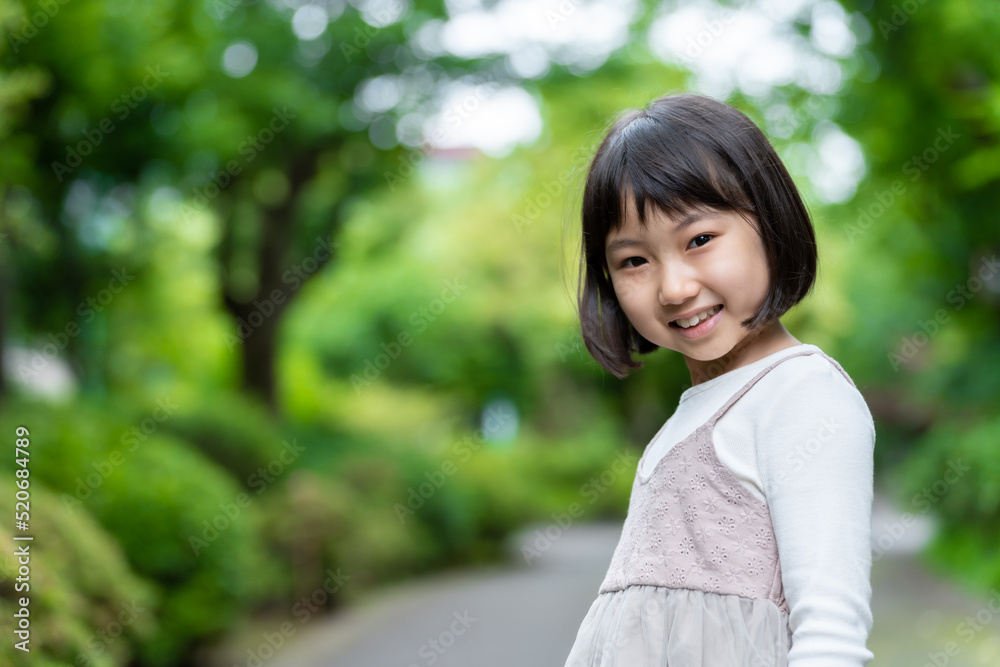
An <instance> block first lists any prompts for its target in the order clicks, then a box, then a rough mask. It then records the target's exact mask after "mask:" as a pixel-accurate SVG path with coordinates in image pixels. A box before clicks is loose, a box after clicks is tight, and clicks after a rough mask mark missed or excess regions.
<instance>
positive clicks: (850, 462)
mask: <svg viewBox="0 0 1000 667" xmlns="http://www.w3.org/2000/svg"><path fill="white" fill-rule="evenodd" d="M758 384H759V385H763V386H760V387H757V388H758V389H760V393H759V394H758V397H759V400H761V401H766V404H765V405H763V406H762V409H761V410H760V413H759V416H758V418H757V419H756V423H755V436H756V438H757V443H758V446H757V461H758V468H759V470H760V471H761V475H762V481H763V484H764V488H765V493H766V494H767V495H768V497H769V498H771V497H772V495H773V494H774V493H775V492H776V491H778V490H782V492H793V490H796V489H797V492H801V493H803V494H807V493H809V492H810V489H812V490H816V489H819V488H822V487H823V484H825V481H824V480H827V479H833V480H841V481H839V482H837V483H841V484H843V483H844V482H843V481H842V480H844V479H848V478H849V479H854V480H857V483H859V484H867V483H869V482H870V477H871V473H872V464H873V460H872V455H873V450H874V447H875V424H874V422H873V420H872V416H871V412H870V411H869V409H868V405H867V403H866V402H865V399H864V397H863V396H862V395H861V392H860V391H859V390H858V389H857V387H856V386H855V385H854V383H853V382H852V381H851V379H850V378H849V377H848V376H846V374H845V372H844V371H842V370H841V369H840V368H838V364H836V363H835V362H833V361H832V360H831V359H830V358H828V357H826V356H824V355H822V354H819V353H816V354H809V355H802V356H797V357H793V358H789V359H785V360H783V361H782V362H781V363H780V364H778V365H777V366H775V367H774V368H772V369H771V371H770V372H768V373H767V374H766V375H764V376H763V377H762V378H761V379H760V380H759V381H758Z"/></svg>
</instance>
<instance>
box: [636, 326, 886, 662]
mask: <svg viewBox="0 0 1000 667" xmlns="http://www.w3.org/2000/svg"><path fill="white" fill-rule="evenodd" d="M807 349H813V350H817V352H820V351H821V350H820V348H818V347H816V346H815V345H811V344H808V343H806V344H802V345H796V346H794V347H789V348H786V349H784V350H779V351H778V352H775V353H774V354H771V355H769V356H767V357H765V358H763V359H759V360H757V361H755V362H753V363H751V364H747V365H746V366H742V367H740V368H737V369H734V370H732V371H729V372H727V373H724V374H722V375H719V376H717V377H715V378H712V379H711V380H708V381H707V382H703V383H701V384H698V385H695V386H693V387H690V388H688V389H687V390H686V391H684V393H683V394H681V397H680V402H679V404H678V406H677V409H676V411H675V412H674V414H673V415H672V416H671V417H670V419H669V420H667V423H666V424H665V426H664V428H663V430H662V431H661V432H660V434H659V435H658V437H657V438H656V439H655V440H654V441H653V442H651V443H650V444H649V449H648V453H647V455H646V460H645V461H644V462H643V470H642V473H643V474H644V475H648V474H650V472H651V471H652V470H653V468H654V467H655V466H656V464H657V462H659V460H660V459H661V458H663V456H664V455H665V454H666V453H667V452H668V451H670V449H671V448H672V447H673V446H674V444H676V443H678V442H680V441H681V440H682V439H684V437H686V436H687V435H689V434H690V433H692V432H693V431H694V430H695V429H696V428H697V427H699V426H701V425H702V424H704V423H705V422H706V421H707V420H708V419H709V417H711V416H712V415H713V414H714V413H715V412H716V411H717V410H718V409H719V408H721V407H722V406H723V404H724V403H725V402H726V401H727V400H729V398H730V397H732V396H733V394H735V393H736V392H737V391H738V390H739V389H740V388H741V387H742V386H743V385H744V384H746V383H747V382H748V381H750V380H751V379H752V378H753V377H754V376H755V375H757V373H759V372H760V371H761V370H763V369H764V368H766V367H767V366H769V365H771V364H772V363H774V362H775V361H777V360H778V359H781V358H783V357H785V356H788V355H791V354H795V353H796V352H801V351H804V350H807ZM714 445H715V450H716V454H717V456H718V458H719V460H720V462H721V463H722V464H723V465H725V466H726V467H727V468H729V470H730V471H732V473H733V475H734V476H735V477H736V478H737V479H738V480H739V481H740V482H741V483H742V484H743V486H744V487H746V489H747V490H748V491H749V492H750V493H753V494H754V495H755V496H757V497H758V498H759V499H761V500H763V501H764V502H766V503H767V506H768V510H769V511H770V514H771V522H772V525H773V527H774V534H775V539H776V541H777V545H778V556H779V559H780V562H781V580H782V584H783V586H784V592H785V599H786V600H787V601H788V605H789V609H790V612H791V613H790V616H789V622H790V626H791V628H792V645H791V648H790V649H789V653H788V664H789V667H859V666H861V665H865V664H867V663H868V662H869V661H870V660H871V659H872V658H873V657H874V654H873V653H872V652H871V651H869V650H868V648H867V647H866V642H867V640H868V635H869V633H870V631H871V627H872V613H871V562H872V550H871V512H872V500H873V485H874V479H873V465H874V461H873V451H874V447H875V425H874V422H873V421H872V416H871V412H870V411H869V409H868V405H867V404H866V403H865V400H864V397H863V396H862V395H861V393H860V392H859V391H858V390H857V389H856V388H855V387H854V386H852V384H851V383H850V382H849V381H848V380H847V378H845V377H844V376H843V375H842V374H841V372H840V371H839V370H837V368H836V367H835V366H834V365H833V364H832V363H831V362H830V360H829V359H827V358H826V357H824V356H822V355H821V354H819V353H817V354H809V355H802V356H798V357H795V358H794V359H788V360H787V361H784V362H782V363H780V364H778V365H777V366H776V367H774V368H773V369H771V371H770V372H768V373H767V374H766V375H764V377H762V378H761V379H760V380H758V381H757V383H756V384H755V385H754V386H753V387H751V388H750V390H749V391H747V392H746V393H745V394H744V395H743V396H742V397H741V398H740V399H739V400H738V401H736V403H734V404H733V405H732V406H731V407H730V408H729V410H727V411H726V413H725V414H723V415H722V417H720V418H719V421H718V422H717V423H716V425H715V433H714Z"/></svg>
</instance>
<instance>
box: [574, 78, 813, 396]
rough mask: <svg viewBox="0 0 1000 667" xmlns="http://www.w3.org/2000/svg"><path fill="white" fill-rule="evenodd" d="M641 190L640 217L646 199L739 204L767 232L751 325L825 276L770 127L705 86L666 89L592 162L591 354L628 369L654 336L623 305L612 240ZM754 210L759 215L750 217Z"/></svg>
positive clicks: (665, 208)
mask: <svg viewBox="0 0 1000 667" xmlns="http://www.w3.org/2000/svg"><path fill="white" fill-rule="evenodd" d="M629 194H631V196H632V197H633V199H634V202H635V206H636V210H637V212H638V215H639V224H640V225H642V226H643V227H645V226H646V224H647V223H646V215H647V210H646V207H647V205H652V206H655V207H658V208H659V209H660V210H661V211H662V212H663V213H665V214H667V215H668V216H670V217H675V216H679V215H684V214H686V213H688V212H691V211H711V210H715V211H733V212H736V213H738V214H740V215H741V216H742V217H743V218H744V219H746V220H747V222H748V223H750V224H751V225H752V226H753V227H754V229H755V230H756V232H757V234H758V235H759V236H760V238H761V241H762V242H763V246H764V252H765V254H766V256H767V265H768V274H769V277H770V280H769V288H768V292H767V296H766V297H765V298H764V302H763V303H762V304H761V306H760V308H758V310H757V312H756V313H754V315H753V316H751V317H750V318H749V319H747V320H744V321H743V322H741V324H742V326H744V327H745V328H747V329H748V330H753V329H756V328H757V327H760V326H764V325H766V324H768V323H771V322H773V321H774V320H775V319H777V318H779V317H781V316H782V315H783V314H785V313H786V312H787V311H788V310H789V309H790V308H791V307H792V306H794V305H795V304H797V303H798V302H799V301H801V300H802V299H803V298H804V297H805V296H806V294H807V293H808V292H809V290H810V289H811V288H812V286H813V283H814V282H815V279H816V264H817V253H816V237H815V233H814V232H813V227H812V222H811V220H810V218H809V213H808V211H807V210H806V207H805V205H804V204H803V202H802V197H801V196H800V194H799V191H798V189H797V188H796V187H795V183H794V182H793V181H792V177H791V176H790V175H789V174H788V170H787V169H785V166H784V164H782V162H781V159H780V158H779V157H778V155H777V153H775V151H774V148H773V147H772V146H771V144H770V142H769V141H768V140H767V137H765V136H764V133H763V132H761V130H760V128H758V127H757V126H756V125H755V124H754V123H753V121H751V120H750V119H749V118H748V117H747V116H746V115H745V114H744V113H743V112H741V111H739V110H737V109H735V108H733V107H732V106H730V105H728V104H725V103H723V102H720V101H718V100H715V99H712V98H711V97H707V96H704V95H699V94H694V93H676V94H667V95H664V96H662V97H659V98H657V99H655V100H653V101H651V102H649V103H648V104H646V106H645V107H643V108H642V109H628V110H626V111H623V112H621V113H619V114H618V116H617V117H616V119H615V120H614V121H613V122H612V124H611V126H610V128H609V129H608V131H607V133H606V135H605V137H604V139H603V140H602V141H601V143H600V145H599V146H598V148H597V151H596V153H595V154H594V157H593V159H592V160H591V162H590V168H589V170H588V173H587V179H586V184H585V185H584V191H583V205H582V226H583V239H582V256H581V258H580V284H579V290H578V294H577V306H578V310H579V315H580V330H581V334H582V336H583V341H584V344H585V345H586V346H587V349H588V350H589V351H590V354H591V355H592V356H593V357H594V359H596V360H597V362H598V363H600V364H601V366H603V367H604V368H606V369H607V370H608V371H610V372H611V373H612V374H614V375H615V376H617V377H619V378H622V377H625V376H626V375H628V372H629V370H630V369H633V368H640V367H642V362H640V361H637V360H635V359H633V357H632V353H633V352H636V353H638V354H648V353H649V352H652V351H653V350H656V349H657V347H658V346H657V345H656V344H654V343H651V342H650V341H648V340H646V339H645V338H644V337H643V336H642V335H640V334H639V332H638V331H636V330H635V328H634V327H633V326H632V325H631V323H630V322H629V321H628V318H627V317H626V316H625V313H624V312H623V311H622V309H621V306H620V304H619V303H618V299H617V297H616V295H615V291H614V286H613V285H612V283H611V278H610V276H609V274H608V270H607V264H606V259H605V250H604V248H605V242H606V240H607V236H608V234H609V233H610V232H612V231H615V230H617V229H619V228H620V227H621V226H622V224H623V223H624V220H625V211H626V208H627V201H626V197H627V196H629ZM748 216H752V217H753V218H755V219H756V224H754V223H752V222H750V219H749V218H748Z"/></svg>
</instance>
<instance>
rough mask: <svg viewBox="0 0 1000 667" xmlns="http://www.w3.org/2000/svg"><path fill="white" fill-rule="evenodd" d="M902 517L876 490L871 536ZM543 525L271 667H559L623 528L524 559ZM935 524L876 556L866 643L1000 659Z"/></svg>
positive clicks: (959, 665) (357, 614)
mask: <svg viewBox="0 0 1000 667" xmlns="http://www.w3.org/2000/svg"><path fill="white" fill-rule="evenodd" d="M897 519H898V514H897V513H895V512H894V511H893V510H892V508H890V507H888V506H886V505H885V504H884V503H883V502H882V501H881V499H879V498H877V500H876V507H875V516H874V519H873V522H872V523H873V526H875V531H874V532H875V538H878V537H879V536H881V535H883V534H885V530H884V528H883V527H884V526H885V525H887V524H892V522H894V521H896V520H897ZM537 528H542V529H544V528H545V527H544V526H540V527H529V528H526V529H525V530H524V531H522V532H521V533H519V534H518V535H515V536H514V537H513V538H512V540H511V545H512V546H511V561H512V562H513V563H515V565H511V566H504V567H495V568H489V569H476V570H471V571H464V572H453V573H448V574H444V575H441V576H438V577H433V578H428V579H423V580H420V581H417V582H413V583H410V584H406V585H402V586H398V587H395V588H393V589H392V590H388V591H385V592H382V593H380V594H377V595H375V596H373V598H371V599H370V600H369V601H368V602H367V603H365V604H364V605H361V606H360V607H359V608H358V609H355V610H352V611H348V612H345V613H340V614H337V615H334V616H333V617H330V618H328V619H315V620H314V621H312V622H310V623H309V624H308V627H304V628H303V630H302V631H301V632H299V633H297V635H296V636H295V637H294V638H293V641H291V642H290V643H289V645H287V646H283V647H281V648H280V649H278V651H277V652H276V655H275V656H274V657H273V658H272V659H271V660H268V661H266V664H267V666H268V667H383V666H385V667H397V666H398V667H424V666H427V667H429V666H431V665H434V666H435V667H501V666H503V667H509V666H510V665H518V666H519V667H561V666H562V665H563V663H564V661H565V659H566V655H567V653H568V652H569V648H570V646H571V645H572V643H573V639H574V637H575V636H576V631H577V628H578V627H579V623H580V621H581V619H582V618H583V616H584V614H586V612H587V609H588V608H589V606H590V604H591V602H592V601H593V599H594V596H595V595H596V592H597V587H598V585H599V584H600V582H601V580H602V578H603V576H604V572H605V570H606V569H607V566H608V562H609V560H610V558H611V553H612V552H613V551H614V547H615V544H616V543H617V540H618V537H619V535H620V532H621V525H620V524H604V525H594V524H591V525H581V526H572V527H570V528H569V529H567V530H566V531H565V532H563V533H562V534H561V535H558V536H556V539H555V540H554V541H552V542H551V545H550V546H548V547H547V548H545V546H544V544H542V545H541V548H540V549H539V551H541V552H542V553H541V555H540V556H539V557H537V558H536V559H534V560H533V561H532V563H531V564H527V563H525V559H524V557H523V556H522V555H521V552H520V549H521V546H522V545H524V544H533V543H534V539H535V538H536V537H537V534H536V533H534V531H535V530H536V529H537ZM550 528H551V527H550ZM931 530H932V526H930V525H929V524H928V523H926V522H921V523H919V524H918V525H916V526H911V527H910V528H908V529H906V530H905V532H904V533H903V534H902V535H898V534H897V536H896V537H895V538H893V541H892V542H893V543H892V545H891V548H890V550H889V551H888V552H887V553H886V554H885V555H884V556H882V557H879V558H877V559H876V560H875V562H874V564H873V567H872V588H873V595H872V612H873V615H874V618H875V625H874V628H873V630H872V634H871V637H870V638H869V642H868V648H870V649H871V650H872V652H873V653H874V654H875V656H876V657H875V659H874V660H873V661H872V662H871V663H870V664H871V665H872V666H873V667H881V666H885V667H897V666H898V667H924V666H925V665H928V666H933V667H944V666H945V665H947V666H948V667H984V666H986V665H994V666H995V665H998V664H1000V618H996V619H995V620H994V616H1000V613H997V612H1000V592H996V594H995V596H996V597H995V599H993V601H992V609H991V608H990V606H988V603H989V602H990V597H989V596H986V595H980V596H967V595H963V594H961V593H959V592H958V591H956V590H955V587H954V586H952V585H950V584H948V583H947V582H944V581H942V580H940V579H939V578H937V577H935V576H933V575H931V574H929V573H928V572H927V571H926V570H925V569H924V568H923V567H922V566H920V565H919V564H918V562H917V561H916V560H915V558H914V552H915V550H917V549H919V548H920V547H921V546H922V545H923V543H924V542H925V541H926V539H927V538H928V536H929V534H930V532H931ZM994 610H996V611H994ZM976 618H978V622H977V621H976V620H975V619H976ZM970 620H971V623H970ZM975 628H979V630H976V629H975ZM949 649H950V650H951V655H948V651H949ZM230 664H231V663H230ZM242 664H246V662H244V663H242Z"/></svg>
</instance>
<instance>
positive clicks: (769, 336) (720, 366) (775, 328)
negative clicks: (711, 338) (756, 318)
mask: <svg viewBox="0 0 1000 667" xmlns="http://www.w3.org/2000/svg"><path fill="white" fill-rule="evenodd" d="M801 344H802V342H801V341H799V340H797V339H796V338H795V337H794V336H793V335H792V334H790V333H788V330H787V329H785V327H784V325H783V324H782V323H781V321H780V320H775V321H774V322H773V323H771V324H769V325H766V326H764V327H763V328H760V329H757V330H756V331H753V332H750V333H748V334H747V335H746V336H744V337H743V339H742V340H740V342H739V343H737V344H736V346H735V347H733V349H732V350H730V351H729V352H728V353H726V354H724V355H723V356H721V357H719V358H718V359H710V360H708V361H700V360H698V359H691V358H690V357H684V361H685V362H686V363H687V367H688V370H689V371H690V372H691V386H692V387H693V386H695V385H698V384H701V383H702V382H708V381H709V380H711V379H712V378H716V377H719V376H720V375H722V374H723V373H728V372H729V371H732V370H736V369H737V368H740V367H742V366H746V365H747V364H752V363H753V362H755V361H759V360H761V359H763V358H764V357H766V356H768V355H771V354H774V353H775V352H778V351H779V350H784V349H785V348H788V347H793V346H795V345H801Z"/></svg>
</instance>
